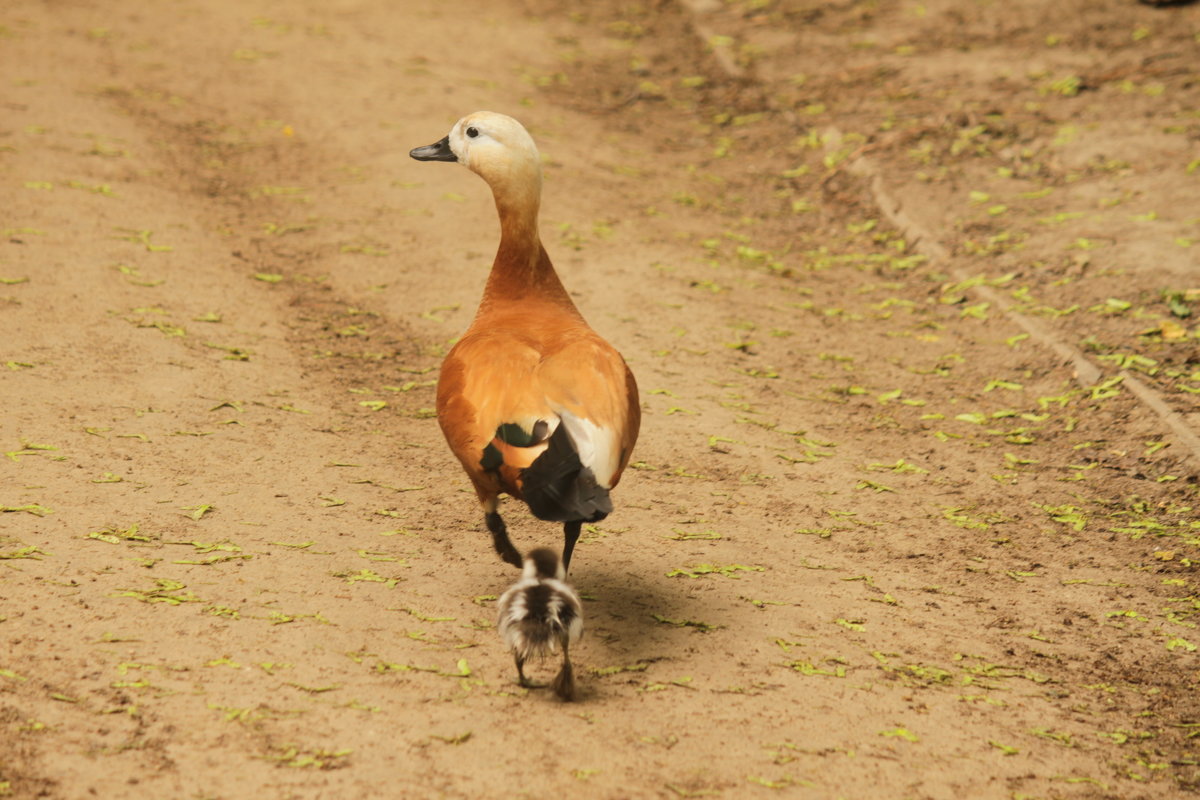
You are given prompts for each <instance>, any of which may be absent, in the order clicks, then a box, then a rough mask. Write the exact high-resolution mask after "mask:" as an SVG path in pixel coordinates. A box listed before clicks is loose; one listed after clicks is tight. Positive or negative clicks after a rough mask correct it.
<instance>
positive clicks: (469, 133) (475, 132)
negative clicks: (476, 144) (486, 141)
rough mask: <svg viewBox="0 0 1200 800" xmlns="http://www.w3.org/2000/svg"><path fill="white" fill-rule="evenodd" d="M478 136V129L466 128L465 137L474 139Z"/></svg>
mask: <svg viewBox="0 0 1200 800" xmlns="http://www.w3.org/2000/svg"><path fill="white" fill-rule="evenodd" d="M478 135H479V128H467V136H470V137H471V138H472V139H474V138H475V137H476V136H478Z"/></svg>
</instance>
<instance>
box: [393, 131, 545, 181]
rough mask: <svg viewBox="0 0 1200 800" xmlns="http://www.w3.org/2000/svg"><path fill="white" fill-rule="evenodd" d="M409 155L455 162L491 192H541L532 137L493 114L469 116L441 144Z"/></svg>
mask: <svg viewBox="0 0 1200 800" xmlns="http://www.w3.org/2000/svg"><path fill="white" fill-rule="evenodd" d="M409 155H410V156H412V157H413V158H415V159H416V160H418V161H457V162H458V163H460V164H462V165H463V166H464V167H466V168H467V169H469V170H471V171H472V172H474V173H476V174H478V175H479V176H480V177H482V178H483V179H484V180H485V181H487V182H488V184H490V185H491V187H492V189H493V190H494V191H501V190H503V189H509V190H513V189H525V190H529V189H537V190H540V189H541V182H542V166H541V157H540V156H539V155H538V149H537V145H535V144H534V143H533V137H531V136H530V135H529V132H528V131H526V130H525V128H524V127H523V126H522V125H521V123H519V122H517V121H516V120H515V119H513V118H512V117H507V116H505V115H504V114H497V113H495V112H494V111H476V112H475V113H473V114H468V115H467V116H465V117H463V118H462V119H460V120H459V121H458V122H456V123H454V127H453V128H451V129H450V133H448V134H446V135H445V136H443V137H442V138H441V140H440V141H437V142H435V143H433V144H430V145H426V146H425V147H418V148H415V149H414V150H411V151H410V152H409Z"/></svg>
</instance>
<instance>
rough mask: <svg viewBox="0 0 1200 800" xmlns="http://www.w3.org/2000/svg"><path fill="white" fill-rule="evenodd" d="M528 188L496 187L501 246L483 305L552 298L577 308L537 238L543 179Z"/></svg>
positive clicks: (528, 185)
mask: <svg viewBox="0 0 1200 800" xmlns="http://www.w3.org/2000/svg"><path fill="white" fill-rule="evenodd" d="M538 177H539V180H536V181H528V182H526V186H527V187H528V188H523V189H515V190H514V189H512V188H511V187H510V186H505V185H501V186H493V188H492V191H493V192H494V194H495V197H496V211H497V212H498V213H499V215H500V247H499V249H498V250H497V251H496V260H495V261H494V262H493V263H492V272H491V274H490V275H489V276H488V282H487V286H486V288H485V289H484V295H483V296H484V304H485V305H490V304H491V303H492V302H495V301H497V300H505V301H516V302H520V301H522V300H525V299H530V298H532V297H540V298H546V299H553V300H555V301H557V302H561V303H564V304H565V305H566V306H568V307H570V308H572V309H573V308H574V304H573V303H572V302H571V299H570V297H569V296H568V295H567V291H566V289H564V288H563V285H562V282H561V281H560V280H559V279H558V274H557V273H556V272H555V271H554V266H553V265H552V264H551V263H550V257H549V256H548V255H547V254H546V250H545V248H544V247H542V240H541V237H540V236H539V235H538V207H539V205H540V201H541V198H540V195H541V180H540V176H538Z"/></svg>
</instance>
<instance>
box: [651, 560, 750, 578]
mask: <svg viewBox="0 0 1200 800" xmlns="http://www.w3.org/2000/svg"><path fill="white" fill-rule="evenodd" d="M764 569H765V568H764V567H760V566H755V565H750V566H747V565H746V564H728V565H725V566H721V565H719V564H697V565H696V566H694V567H687V568H682V567H681V568H679V569H674V570H671V571H670V572H668V573H667V577H668V578H676V577H686V578H698V577H700V576H701V575H724V576H725V577H726V578H734V579H735V580H736V576H735V575H734V573H735V572H762V571H763V570H764Z"/></svg>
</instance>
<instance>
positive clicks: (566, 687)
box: [496, 547, 583, 700]
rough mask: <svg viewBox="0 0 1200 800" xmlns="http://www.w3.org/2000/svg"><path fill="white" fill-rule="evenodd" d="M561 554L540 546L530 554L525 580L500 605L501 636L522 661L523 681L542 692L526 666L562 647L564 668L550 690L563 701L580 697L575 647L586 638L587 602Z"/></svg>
mask: <svg viewBox="0 0 1200 800" xmlns="http://www.w3.org/2000/svg"><path fill="white" fill-rule="evenodd" d="M566 578H567V572H566V570H565V569H564V568H563V565H562V562H560V561H559V560H558V554H557V553H555V552H554V551H553V550H550V549H549V548H545V547H539V548H537V549H536V550H532V551H530V552H529V554H528V555H527V556H525V565H524V568H523V570H522V573H521V579H520V580H519V581H517V582H516V583H514V584H513V585H512V587H511V588H510V589H509V590H508V591H506V592H505V593H504V594H502V595H500V600H499V601H498V602H497V603H496V606H497V610H498V612H499V614H498V616H499V619H498V621H499V625H500V638H502V639H503V640H504V643H505V644H506V645H508V649H509V650H511V651H512V654H513V659H514V660H515V661H516V663H517V680H518V682H519V683H520V684H521V685H522V686H524V687H526V688H530V689H533V688H537V685H536V684H534V683H531V682H530V680H529V678H527V677H526V676H525V662H526V661H528V660H529V659H531V658H534V657H539V658H544V657H546V656H547V655H549V654H550V653H553V652H554V651H555V650H558V649H559V648H561V649H562V666H561V667H560V668H559V670H558V674H557V675H555V676H554V680H553V681H551V683H550V687H551V688H552V689H554V693H555V694H556V695H558V696H559V697H561V698H562V699H563V700H574V699H575V670H574V668H573V667H572V666H571V656H570V647H571V645H573V644H574V643H575V642H577V641H579V637H580V636H582V635H583V604H582V603H581V602H580V601H579V595H577V594H576V593H575V590H574V589H572V588H571V587H570V585H569V584H567V582H566Z"/></svg>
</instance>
